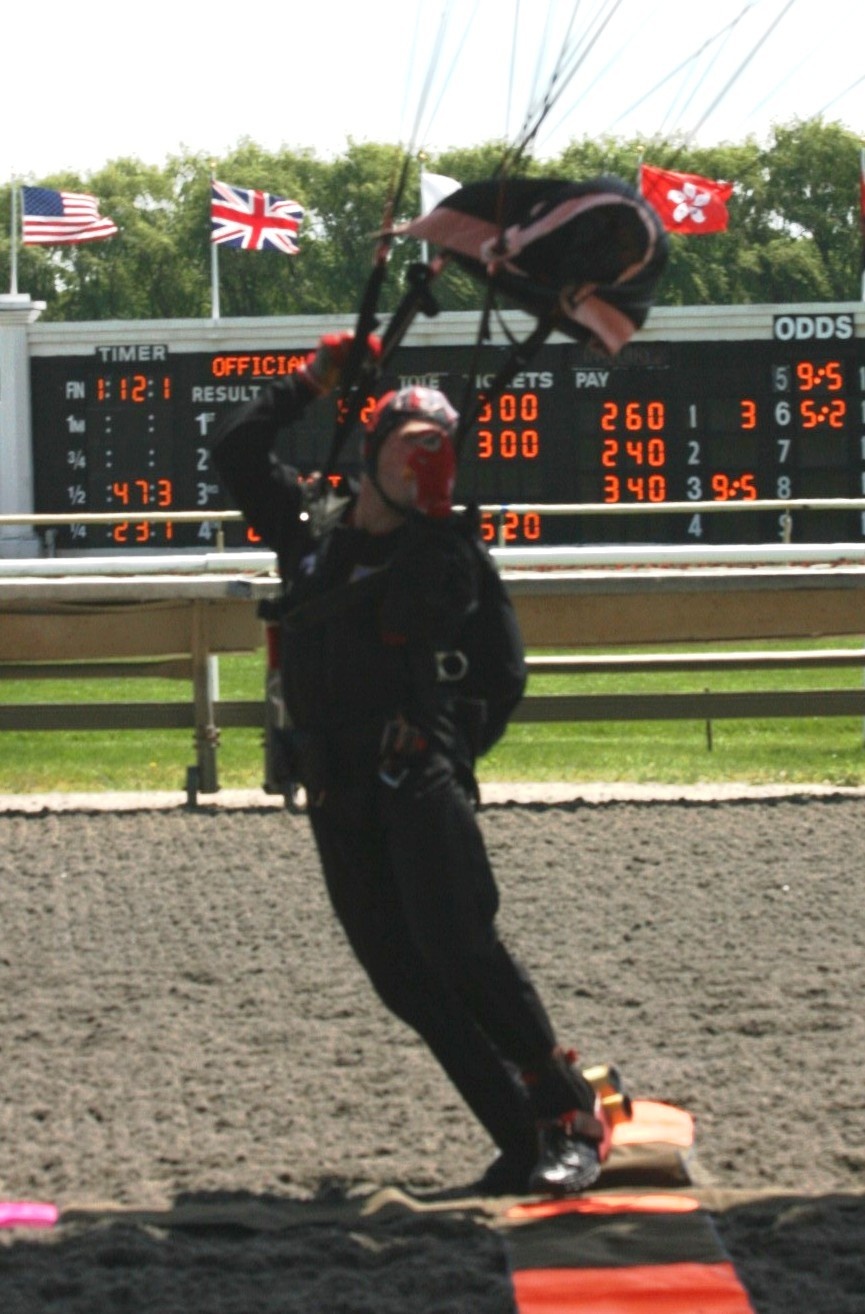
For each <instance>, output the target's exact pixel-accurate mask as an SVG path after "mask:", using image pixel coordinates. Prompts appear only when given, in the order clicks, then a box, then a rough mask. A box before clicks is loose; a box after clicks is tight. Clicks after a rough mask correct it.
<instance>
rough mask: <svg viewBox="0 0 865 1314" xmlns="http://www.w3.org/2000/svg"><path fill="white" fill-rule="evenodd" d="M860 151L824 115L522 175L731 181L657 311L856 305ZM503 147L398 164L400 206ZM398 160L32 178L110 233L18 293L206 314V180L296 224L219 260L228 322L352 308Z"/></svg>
mask: <svg viewBox="0 0 865 1314" xmlns="http://www.w3.org/2000/svg"><path fill="white" fill-rule="evenodd" d="M861 148H862V141H861V139H860V138H859V137H858V136H857V135H856V134H855V133H853V132H851V131H850V130H849V129H847V128H846V127H844V126H843V125H841V124H840V123H835V122H830V123H827V122H824V121H823V120H822V119H821V118H815V119H809V120H804V121H802V120H797V121H795V122H793V123H790V124H787V125H776V126H775V128H774V129H773V131H772V134H771V137H770V139H769V141H768V143H765V144H759V143H758V142H757V141H756V140H755V139H752V138H748V139H747V140H746V141H744V142H742V143H739V144H724V145H718V146H713V147H702V148H698V147H695V146H691V145H688V144H687V143H686V142H685V141H680V140H677V139H675V138H663V139H661V138H651V139H648V138H647V139H640V138H636V139H629V140H620V139H617V138H613V137H604V138H600V139H589V138H585V139H582V140H574V141H572V142H571V143H570V145H568V147H567V148H566V149H565V150H564V151H562V152H561V154H560V155H558V156H557V157H555V158H552V159H546V160H529V161H527V162H526V163H525V165H524V166H523V167H522V169H521V172H522V173H524V174H528V175H532V176H549V177H559V178H568V179H573V180H581V179H586V178H591V177H594V176H596V175H597V174H600V173H613V174H618V175H619V176H620V177H622V178H624V179H625V180H626V181H628V182H631V183H633V184H636V181H637V169H638V164H639V161H640V160H645V162H646V163H649V164H654V165H658V166H661V167H665V168H670V169H675V170H679V171H681V172H685V173H695V174H699V175H701V176H702V177H705V178H711V179H715V180H722V179H723V180H727V181H731V182H733V183H734V184H735V190H734V194H733V196H732V199H731V200H730V203H729V207H728V208H729V215H730V222H729V228H728V229H727V231H726V232H722V233H716V234H707V235H699V236H696V237H689V236H678V235H674V236H673V237H672V238H671V242H670V247H671V254H670V263H669V267H668V270H667V273H666V274H665V276H664V278H663V279H662V281H661V285H660V289H659V296H658V303H659V304H661V305H670V306H679V305H737V304H749V303H750V304H756V303H784V302H787V303H790V302H803V301H816V302H820V301H856V300H859V299H860V297H861V270H862V242H863V239H862V235H861V232H860V201H859V183H860V154H861ZM504 150H505V143H502V142H489V143H486V144H484V145H481V146H476V147H471V148H460V149H452V150H447V151H442V152H440V153H438V154H434V155H433V154H430V155H429V156H428V157H426V158H425V159H423V161H421V160H420V159H417V160H411V161H410V162H409V173H408V179H407V186H406V188H405V192H404V199H403V203H402V209H403V214H402V215H398V216H396V218H397V219H399V218H408V217H410V216H413V215H415V214H417V213H418V212H419V199H418V197H419V175H420V169H421V167H423V168H425V169H427V170H428V171H430V172H432V173H441V174H445V175H447V176H449V177H452V178H454V179H457V180H459V181H460V182H461V183H468V182H473V181H476V180H479V179H482V178H488V177H490V176H492V174H493V173H494V172H495V170H496V168H497V166H498V164H499V163H500V161H501V158H502V155H503V152H504ZM402 164H403V156H402V152H401V149H400V148H399V147H397V146H393V145H387V144H376V143H360V142H355V141H352V140H349V141H348V143H347V146H346V149H345V151H344V152H343V153H342V154H341V155H339V156H338V157H336V158H334V159H322V158H319V157H318V156H317V155H316V154H315V153H314V152H313V151H309V150H301V151H297V150H291V149H289V148H282V149H280V150H279V151H268V150H264V149H263V148H262V147H260V146H258V145H256V143H255V142H253V141H252V140H250V139H243V140H241V141H240V142H239V143H238V144H237V146H236V147H234V148H233V149H232V150H231V151H230V152H229V153H227V154H226V155H225V156H224V157H223V158H221V159H219V160H216V161H214V160H212V159H211V158H210V157H209V156H205V155H204V154H203V153H198V154H195V153H183V154H180V155H176V156H171V157H169V158H168V160H167V161H166V163H165V165H164V166H162V167H156V166H152V165H147V164H143V163H141V162H140V161H139V160H136V159H131V158H121V159H116V160H112V161H110V162H109V163H107V164H106V165H105V166H104V167H103V168H101V169H99V170H97V171H95V172H93V173H91V174H88V175H86V176H84V175H78V174H74V173H69V172H63V173H57V174H54V175H52V176H51V177H47V178H40V179H39V180H38V183H39V185H40V186H43V187H50V188H54V189H56V190H61V191H78V192H90V193H92V194H93V195H95V196H96V197H97V198H98V200H99V203H100V209H101V212H102V213H103V214H104V215H109V216H111V218H112V219H114V221H115V222H116V223H117V225H118V226H119V229H120V232H119V235H118V236H116V237H113V238H110V239H108V240H106V241H101V242H91V243H84V244H81V245H78V246H65V247H19V249H18V278H17V282H18V287H19V289H20V290H21V291H24V292H27V293H29V294H30V295H31V296H32V297H33V298H34V299H35V300H39V301H44V302H45V303H46V310H45V312H44V315H43V319H46V320H105V319H120V320H134V319H186V318H193V319H195V318H207V317H209V316H210V314H211V254H210V252H211V248H210V179H211V176H216V177H218V178H220V179H221V180H222V181H224V182H229V183H233V184H235V185H237V186H242V187H250V188H256V189H258V190H261V191H267V192H270V193H272V194H274V195H277V196H282V197H287V198H291V199H293V200H296V201H298V202H299V204H301V205H302V206H303V207H304V209H305V211H306V214H305V217H304V222H303V225H302V227H301V231H300V237H299V240H300V254H299V255H297V256H286V255H283V254H281V253H278V252H270V251H262V252H248V251H240V250H236V249H233V248H228V247H224V246H223V247H220V248H219V287H220V310H221V314H222V316H223V317H234V316H269V315H311V314H317V315H326V314H333V313H344V312H351V311H354V310H356V308H357V305H358V303H359V300H360V297H361V294H362V290H363V287H364V284H365V282H366V279H367V277H368V275H369V271H370V269H371V266H372V259H373V251H374V246H375V239H374V234H375V232H376V231H377V230H378V229H379V228H380V227H381V224H382V217H383V214H384V209H385V204H386V201H387V198H388V197H389V196H390V195H391V194H392V192H393V188H394V185H395V180H396V177H397V174H398V171H399V169H400V168H401V166H402ZM10 225H11V186H9V185H7V186H6V187H5V188H3V189H0V290H2V291H5V290H6V289H8V288H9V286H10V264H11V241H12V238H11V233H10ZM419 254H420V253H419V248H418V244H417V243H416V242H415V241H413V240H409V239H399V240H397V241H396V242H395V244H394V247H393V250H392V255H391V274H390V277H389V278H388V280H387V281H386V284H385V289H384V294H383V297H382V301H381V308H382V310H383V311H384V312H385V313H386V312H387V311H388V310H391V309H393V307H394V305H395V304H396V301H397V299H398V296H399V293H400V291H401V288H402V286H403V278H402V275H403V274H404V271H405V268H406V266H407V265H408V264H410V263H411V262H413V261H415V260H417V259H418V258H419ZM437 300H438V301H439V304H440V305H441V306H442V308H443V309H447V310H473V309H476V308H478V306H479V305H480V302H481V290H480V289H479V287H478V285H477V284H476V283H474V282H473V281H472V280H471V279H470V278H469V277H468V276H467V275H466V274H464V273H461V272H460V271H459V270H457V269H449V270H447V271H446V273H445V275H444V276H443V278H442V279H441V280H440V281H439V284H437Z"/></svg>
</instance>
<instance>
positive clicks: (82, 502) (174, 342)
mask: <svg viewBox="0 0 865 1314" xmlns="http://www.w3.org/2000/svg"><path fill="white" fill-rule="evenodd" d="M516 318H517V319H519V318H520V317H516ZM522 318H523V319H525V317H522ZM440 321H441V322H440ZM182 323H188V322H182ZM247 323H248V325H249V327H248V328H246V329H244V328H243V327H242V326H243V321H230V332H229V330H228V328H226V330H225V331H224V333H222V338H220V331H219V330H218V329H217V330H216V331H215V332H214V334H211V335H210V336H211V340H210V341H209V342H207V341H205V342H203V343H202V342H200V341H199V342H193V341H191V340H190V336H189V333H188V332H184V333H182V334H181V333H175V332H174V331H173V328H172V325H171V324H170V323H169V324H166V325H164V326H160V325H158V324H154V323H152V322H148V323H147V324H146V325H142V326H136V325H135V324H132V323H129V324H124V325H122V326H118V325H114V326H112V327H111V328H110V329H104V328H103V327H102V326H98V327H99V329H100V331H99V333H96V332H95V328H96V327H97V326H84V325H81V326H77V330H78V332H79V340H78V341H76V343H75V350H74V352H72V351H70V350H68V349H66V350H64V345H63V342H58V344H57V345H53V344H52V345H50V346H49V345H47V344H46V345H45V346H38V345H37V347H36V349H35V350H34V351H33V353H32V354H31V360H30V371H31V377H30V387H31V398H32V440H33V469H34V476H35V510H36V511H38V512H49V513H57V514H64V515H68V516H69V517H70V521H71V523H70V524H69V526H68V527H66V528H63V529H60V530H58V531H57V541H56V546H57V548H58V549H61V550H63V549H66V550H71V551H74V550H84V551H86V550H100V551H105V550H106V549H113V550H118V551H120V550H129V551H134V550H135V549H142V548H145V549H148V550H153V549H154V548H170V549H177V548H199V549H202V548H206V547H208V546H213V544H214V542H215V538H216V529H217V523H218V519H219V513H220V512H221V511H224V510H226V509H228V508H229V507H230V505H231V504H230V502H229V501H228V500H227V499H226V497H225V494H224V492H223V490H222V488H221V487H220V484H219V481H218V479H217V477H216V474H215V472H214V469H213V466H212V461H211V456H210V445H211V442H212V439H213V435H214V432H215V430H216V427H217V425H218V423H219V421H220V419H221V418H222V417H223V416H224V415H225V414H226V413H228V412H229V411H230V410H231V409H232V408H233V407H235V406H237V405H238V404H240V403H242V402H244V401H247V400H250V399H251V398H253V397H254V396H255V395H256V394H257V392H258V391H259V390H260V389H261V388H262V387H265V386H267V385H268V384H269V383H272V382H274V381H277V380H279V379H280V378H284V377H286V376H288V375H290V374H292V373H293V372H294V371H296V370H297V368H298V367H299V365H300V364H301V363H302V361H303V359H304V358H305V355H306V353H307V352H308V351H309V350H311V349H312V348H314V346H315V344H316V342H317V339H318V335H319V334H320V332H323V331H325V330H326V329H328V328H331V327H333V321H332V320H331V319H328V320H327V321H322V322H321V324H320V325H318V324H315V325H313V323H312V322H311V321H310V320H308V319H307V320H305V321H297V322H296V323H295V324H294V325H293V324H292V321H288V320H286V321H283V322H281V323H282V324H283V325H284V340H283V341H282V342H280V341H279V332H280V328H279V327H278V326H275V325H274V322H273V321H269V322H266V323H267V330H266V332H265V331H264V324H265V322H263V321H254V320H250V321H247ZM39 327H43V326H39ZM44 327H45V328H46V329H47V328H48V327H49V326H44ZM63 328H64V330H67V331H69V332H71V330H72V326H69V325H64V326H63ZM476 328H477V316H475V315H446V316H441V317H439V318H438V319H435V320H432V321H429V322H427V323H425V324H424V325H423V326H422V329H421V331H420V332H418V333H415V335H414V336H413V337H409V338H408V339H407V341H406V343H405V344H404V345H402V346H401V347H400V348H399V350H398V351H397V352H396V353H395V355H394V358H393V360H392V361H391V362H390V365H389V374H388V377H387V378H385V379H384V380H382V388H385V387H396V386H400V385H401V384H404V383H406V382H417V383H424V384H428V385H431V386H435V387H439V388H441V389H442V390H443V391H445V392H446V393H447V394H448V396H449V397H450V398H451V400H452V401H453V402H454V404H456V405H457V406H461V405H464V404H465V403H466V401H469V402H474V401H475V400H477V401H478V402H479V407H480V409H479V411H478V419H477V423H476V425H475V427H474V429H473V430H472V431H471V433H470V434H469V436H468V438H467V440H466V446H465V448H464V451H463V455H462V460H461V463H460V472H459V481H458V486H457V496H458V500H460V501H469V500H471V501H476V502H478V503H480V504H482V505H490V504H495V505H500V506H502V507H504V511H503V512H502V521H501V528H502V536H503V541H504V542H505V543H506V544H512V545H531V544H537V545H549V544H557V543H559V544H561V543H568V544H574V545H579V544H581V543H586V544H589V543H607V544H612V543H628V544H636V543H650V542H652V543H680V544H684V543H692V544H699V543H712V544H714V543H733V542H735V543H756V542H773V541H775V542H776V541H778V540H779V538H780V537H781V534H782V522H783V521H784V519H785V517H784V512H783V509H781V510H779V509H778V508H777V507H773V508H771V509H767V510H759V511H756V512H748V513H743V514H715V513H713V512H712V511H711V509H710V508H709V509H707V508H706V507H705V504H706V503H709V504H718V503H727V502H739V503H747V502H757V501H766V500H769V501H773V502H777V501H782V502H784V501H792V500H797V499H806V500H811V499H827V498H828V499H844V500H850V499H857V498H862V497H865V337H863V336H862V334H863V331H865V322H863V321H861V320H860V312H859V311H858V309H857V308H855V307H850V306H847V307H832V308H825V307H815V306H812V307H797V308H795V310H793V309H787V308H784V307H761V308H757V307H738V308H736V307H730V308H721V307H714V308H710V309H708V310H706V311H705V312H702V313H701V312H700V311H699V310H698V309H696V308H691V309H689V310H682V311H676V310H658V311H656V312H654V314H653V316H652V317H650V321H649V324H648V325H647V328H646V329H645V330H643V331H642V332H641V333H638V334H637V335H636V336H635V337H634V339H633V340H632V341H631V343H629V344H628V346H626V347H625V348H624V350H623V351H622V352H621V353H620V355H619V356H618V357H617V358H616V359H614V360H610V359H608V358H607V357H606V356H603V355H601V354H600V353H598V352H595V351H593V350H591V349H589V348H587V347H584V346H582V345H579V344H576V343H574V342H572V341H570V340H566V339H563V338H559V339H556V340H551V341H550V342H548V343H547V344H546V345H545V346H544V347H542V348H541V350H540V351H539V352H538V353H537V355H536V356H535V357H534V358H533V359H532V360H531V361H530V362H529V363H528V365H527V366H526V367H525V369H524V370H523V371H522V372H520V373H518V374H517V375H516V376H515V378H514V379H513V380H512V381H511V383H510V384H509V385H508V387H507V388H506V389H505V391H504V392H503V393H502V394H501V395H500V396H498V397H495V398H493V399H492V400H489V401H488V400H486V399H485V396H484V388H485V386H487V385H488V383H489V382H490V381H491V379H492V377H493V374H494V373H495V370H496V368H497V365H498V363H499V360H500V359H501V350H502V348H501V346H500V345H497V344H496V343H493V344H490V345H487V346H484V347H483V348H482V349H481V350H480V352H478V351H476V349H475V346H474V343H473V334H474V332H475V331H476ZM88 329H89V330H90V331H91V337H92V341H91V342H87V341H86V338H87V331H88ZM120 329H122V330H123V333H122V334H121V332H120ZM112 333H113V335H114V340H111V334H112ZM136 333H137V334H138V340H136V336H135V335H136ZM82 337H83V339H84V341H83V342H82V340H81V339H82ZM47 338H48V339H50V334H47ZM35 340H36V342H37V344H38V334H37V335H36V337H35ZM64 341H66V342H69V341H71V338H67V339H65V340H64ZM372 402H373V398H369V399H367V405H368V406H371V405H372ZM335 419H336V413H335V403H333V402H332V401H330V400H328V401H326V402H322V403H317V404H315V405H313V406H311V407H310V408H309V410H308V411H307V412H306V415H305V417H304V418H303V420H302V421H301V422H300V423H299V424H298V425H297V426H295V427H294V428H293V429H292V430H287V431H285V432H284V433H281V434H280V437H279V443H278V452H279V455H280V456H281V457H282V458H283V459H284V460H287V461H289V462H291V463H292V464H294V465H296V466H297V468H298V470H299V471H300V472H301V473H302V474H308V473H311V472H312V471H314V470H317V469H321V468H322V465H323V463H324V461H325V458H326V455H327V452H328V450H329V447H330V442H331V438H332V434H333V430H334V424H335ZM357 450H358V449H357V444H356V443H353V444H352V443H350V444H349V452H348V456H347V458H346V461H345V464H344V465H343V466H341V471H342V474H343V475H351V474H353V473H356V471H357V468H358V458H357ZM665 503H675V504H677V509H676V510H675V511H672V512H669V513H664V514H661V515H659V514H651V513H650V511H651V510H652V509H654V510H657V509H658V508H659V507H662V506H663V505H664V504H665ZM689 503H693V504H695V505H694V509H693V510H691V509H690V508H689V506H688V505H687V504H689ZM551 504H558V505H559V506H561V504H573V505H574V510H572V511H568V513H567V514H556V515H552V514H545V511H544V507H545V506H550V505H551ZM584 504H591V505H592V507H593V511H592V514H588V513H581V511H580V509H579V508H580V506H581V505H584ZM626 505H627V506H628V507H629V508H630V511H629V513H628V514H626V515H622V514H616V508H618V507H622V506H626ZM511 508H513V509H511ZM94 511H102V512H112V513H114V514H116V515H118V516H120V517H122V516H123V515H124V513H125V514H128V515H129V517H130V518H129V519H128V520H125V519H122V518H121V519H119V520H118V522H117V523H115V524H112V525H103V524H100V525H93V524H84V523H77V522H75V521H74V516H75V514H76V513H83V512H94ZM172 511H175V512H179V511H194V512H198V513H200V514H201V517H202V519H201V522H200V523H188V522H184V523H174V522H173V521H172V520H171V519H170V515H169V513H170V512H172ZM154 512H159V513H160V514H159V517H158V519H157V518H154V519H148V518H146V517H147V514H148V513H150V514H151V515H152V514H153V513H154ZM142 517H144V518H142ZM793 524H794V538H795V539H796V540H799V541H808V542H816V541H839V540H842V541H862V540H865V514H863V511H862V510H861V509H843V510H836V509H832V510H827V509H813V510H805V511H797V512H796V513H795V516H794V520H793ZM497 532H498V528H497V526H494V523H493V520H492V518H489V517H488V518H487V520H486V522H485V533H486V534H487V536H488V537H490V538H492V537H493V535H494V534H497ZM225 540H226V543H227V544H229V545H232V546H239V545H243V544H253V543H255V537H254V535H253V534H252V533H251V532H250V531H249V530H248V528H247V527H246V526H245V525H241V524H239V523H228V524H226V526H225Z"/></svg>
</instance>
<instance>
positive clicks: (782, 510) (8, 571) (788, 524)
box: [0, 498, 865, 577]
mask: <svg viewBox="0 0 865 1314" xmlns="http://www.w3.org/2000/svg"><path fill="white" fill-rule="evenodd" d="M479 509H480V511H481V512H482V513H483V514H484V515H488V516H491V517H493V518H494V519H495V520H496V521H497V524H498V528H497V530H496V533H495V539H494V546H493V554H494V556H495V558H496V560H497V561H498V563H499V565H500V566H501V567H502V568H503V569H508V568H510V567H513V568H530V567H532V566H543V567H550V566H558V567H563V568H565V567H603V566H628V565H633V566H639V565H652V564H656V565H683V566H700V565H706V566H725V565H728V566H734V565H767V566H769V565H778V564H803V565H808V564H817V563H820V562H826V563H833V562H839V561H845V562H854V563H855V562H865V534H863V538H862V540H861V541H855V542H840V541H836V542H825V543H798V544H796V543H793V542H792V531H793V515H794V513H796V512H807V511H821V512H842V511H858V512H860V513H861V514H862V515H863V523H865V498H791V499H781V498H764V499H754V500H751V501H737V500H735V499H731V500H730V501H726V502H625V503H616V504H612V505H611V504H609V503H606V502H560V503H559V502H556V503H536V502H508V503H503V502H496V503H484V504H483V505H481V507H480V508H479ZM760 512H762V513H769V512H777V513H779V514H780V515H781V517H782V520H781V535H780V537H779V539H778V541H777V542H771V543H760V544H699V543H694V544H678V545H675V544H663V543H651V544H640V545H629V544H591V543H589V544H584V545H571V546H561V547H544V546H532V545H530V544H520V545H518V546H506V544H505V542H504V525H505V518H506V517H507V516H511V515H517V516H523V515H528V514H538V515H542V516H554V517H557V516H581V517H582V516H588V517H593V516H601V515H603V516H611V515H613V516H624V517H627V516H634V515H683V514H688V515H696V514H703V513H707V514H713V515H731V514H745V515H749V514H755V513H760ZM243 519H244V517H243V514H242V512H240V511H228V510H225V511H218V512H214V511H213V510H212V509H208V510H206V511H204V510H198V511H155V510H154V511H146V510H142V511H123V512H102V511H90V512H82V513H79V514H77V515H75V514H71V513H53V512H52V513H45V512H32V513H27V512H20V513H15V514H11V515H0V534H2V530H3V528H4V527H6V526H8V527H10V528H12V527H23V526H30V527H31V528H34V529H43V530H45V531H47V532H46V549H47V552H48V555H47V556H40V557H18V558H7V559H3V558H2V556H0V577H2V576H4V575H7V576H8V575H13V574H17V575H39V574H46V575H56V574H61V573H62V574H68V575H77V574H84V575H86V574H94V573H103V574H104V573H109V572H110V573H117V574H141V573H144V572H145V571H146V572H152V573H155V574H163V573H172V572H177V571H178V570H183V571H184V572H186V573H202V572H219V573H222V572H225V571H230V572H234V571H245V570H253V571H260V570H266V569H269V568H272V567H273V565H274V563H275V558H274V555H273V553H271V552H269V551H266V550H258V549H255V548H244V549H230V550H227V549H226V548H225V546H224V531H223V526H224V525H226V524H231V523H237V522H241V521H242V520H243ZM205 521H206V522H208V523H210V524H214V525H215V526H216V547H215V550H212V551H211V550H205V551H202V550H200V549H196V548H187V549H172V548H159V549H154V550H150V551H146V550H142V549H141V548H134V549H132V550H131V551H130V550H129V549H127V548H125V547H118V548H116V549H111V550H108V551H104V550H101V549H97V548H80V549H76V555H75V556H64V557H62V558H55V557H54V556H53V552H54V542H53V540H54V537H55V536H54V534H53V533H52V531H54V530H56V529H58V528H62V527H64V526H72V525H105V526H109V525H116V524H139V523H145V522H146V523H150V524H169V523H172V524H201V523H203V522H205ZM0 550H2V538H0ZM79 554H81V555H79Z"/></svg>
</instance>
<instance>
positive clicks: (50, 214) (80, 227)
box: [21, 187, 118, 246]
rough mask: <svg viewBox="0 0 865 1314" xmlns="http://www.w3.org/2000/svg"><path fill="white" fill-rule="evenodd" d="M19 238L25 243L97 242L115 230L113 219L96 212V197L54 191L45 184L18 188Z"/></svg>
mask: <svg viewBox="0 0 865 1314" xmlns="http://www.w3.org/2000/svg"><path fill="white" fill-rule="evenodd" d="M21 197H22V207H21V241H22V243H23V245H24V246H40V245H49V244H60V243H64V242H96V241H98V240H99V239H100V238H102V237H113V236H114V235H115V233H116V232H117V231H118V228H117V225H116V224H115V223H114V221H113V219H105V218H103V216H102V215H101V214H100V213H99V202H98V201H97V199H96V197H95V196H87V195H86V194H85V193H83V192H53V191H51V190H50V189H49V188H48V187H22V188H21Z"/></svg>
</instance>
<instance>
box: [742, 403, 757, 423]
mask: <svg viewBox="0 0 865 1314" xmlns="http://www.w3.org/2000/svg"><path fill="white" fill-rule="evenodd" d="M739 415H740V417H741V421H740V422H741V425H742V428H743V429H756V427H757V403H756V402H754V401H751V399H750V397H743V398H742V401H741V403H740V405H739Z"/></svg>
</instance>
